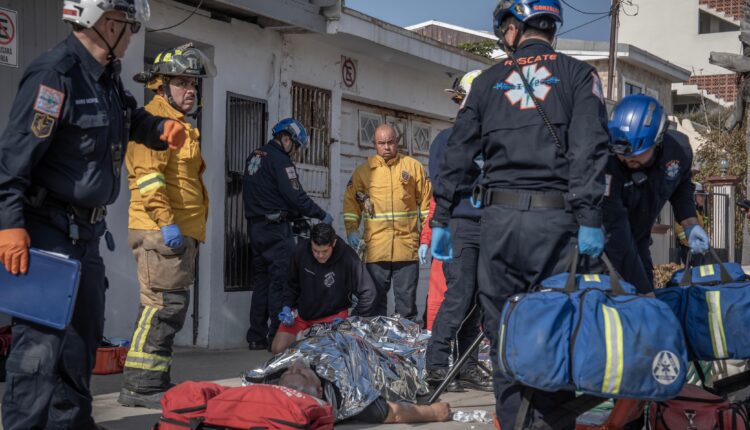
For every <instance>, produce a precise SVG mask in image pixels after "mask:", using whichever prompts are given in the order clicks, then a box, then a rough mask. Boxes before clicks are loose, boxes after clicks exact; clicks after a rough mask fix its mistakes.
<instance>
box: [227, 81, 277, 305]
mask: <svg viewBox="0 0 750 430" xmlns="http://www.w3.org/2000/svg"><path fill="white" fill-rule="evenodd" d="M267 123H268V119H267V114H266V102H265V101H264V100H258V99H254V98H251V97H246V96H242V95H239V94H234V93H230V92H228V93H227V121H226V155H225V159H226V182H227V188H226V203H225V211H224V291H249V290H252V284H251V283H252V250H251V248H250V237H249V233H248V228H247V221H246V220H245V208H244V205H243V201H242V176H243V174H244V172H245V161H246V160H247V157H248V156H249V155H250V153H252V152H253V151H254V150H256V149H258V148H260V147H261V146H263V144H264V143H265V137H266V128H267Z"/></svg>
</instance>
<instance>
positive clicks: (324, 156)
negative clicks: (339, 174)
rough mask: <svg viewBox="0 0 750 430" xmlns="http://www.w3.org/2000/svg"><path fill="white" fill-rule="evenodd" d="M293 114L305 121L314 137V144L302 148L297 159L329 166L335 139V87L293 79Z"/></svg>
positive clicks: (296, 156) (311, 140) (312, 139)
mask: <svg viewBox="0 0 750 430" xmlns="http://www.w3.org/2000/svg"><path fill="white" fill-rule="evenodd" d="M292 117H294V118H295V119H297V120H298V121H300V122H302V125H304V126H305V128H306V129H307V133H308V134H309V138H310V146H308V147H307V149H306V150H305V151H302V152H298V153H297V154H296V155H295V156H294V161H295V162H296V163H301V164H309V165H312V166H319V167H329V166H330V152H329V151H328V146H329V143H330V141H331V91H329V90H326V89H323V88H317V87H312V86H309V85H304V84H300V83H297V82H293V83H292Z"/></svg>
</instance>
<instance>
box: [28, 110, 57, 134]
mask: <svg viewBox="0 0 750 430" xmlns="http://www.w3.org/2000/svg"><path fill="white" fill-rule="evenodd" d="M54 127H55V118H52V117H51V116H50V115H47V114H46V113H39V112H36V113H34V120H33V121H32V122H31V132H32V133H33V134H34V136H36V137H38V138H39V139H46V138H48V137H49V136H50V135H51V134H52V129H53V128H54Z"/></svg>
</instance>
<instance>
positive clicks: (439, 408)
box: [431, 402, 451, 422]
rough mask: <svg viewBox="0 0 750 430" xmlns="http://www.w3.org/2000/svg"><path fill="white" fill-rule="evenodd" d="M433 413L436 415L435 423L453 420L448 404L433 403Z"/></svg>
mask: <svg viewBox="0 0 750 430" xmlns="http://www.w3.org/2000/svg"><path fill="white" fill-rule="evenodd" d="M431 406H432V411H433V412H434V413H435V422H445V421H450V420H451V405H449V404H448V403H446V402H439V403H433V404H432V405H431Z"/></svg>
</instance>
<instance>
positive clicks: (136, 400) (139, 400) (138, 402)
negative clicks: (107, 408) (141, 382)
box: [117, 388, 165, 410]
mask: <svg viewBox="0 0 750 430" xmlns="http://www.w3.org/2000/svg"><path fill="white" fill-rule="evenodd" d="M164 393H165V391H158V392H156V393H152V394H141V393H136V392H135V391H130V390H128V389H127V388H123V389H121V390H120V397H119V398H118V399H117V403H119V404H121V405H123V406H127V407H131V408H132V407H141V408H147V409H157V410H161V398H162V396H164Z"/></svg>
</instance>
